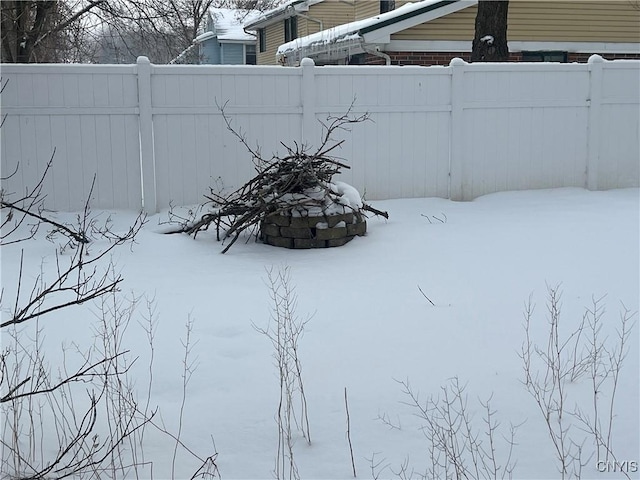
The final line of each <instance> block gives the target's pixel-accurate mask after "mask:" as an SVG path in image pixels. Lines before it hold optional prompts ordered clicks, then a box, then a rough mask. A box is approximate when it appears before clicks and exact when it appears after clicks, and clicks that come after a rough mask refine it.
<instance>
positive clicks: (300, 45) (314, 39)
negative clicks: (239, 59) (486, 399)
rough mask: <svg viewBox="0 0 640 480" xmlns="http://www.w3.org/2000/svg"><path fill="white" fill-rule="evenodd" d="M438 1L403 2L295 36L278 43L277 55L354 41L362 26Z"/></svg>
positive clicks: (374, 23)
mask: <svg viewBox="0 0 640 480" xmlns="http://www.w3.org/2000/svg"><path fill="white" fill-rule="evenodd" d="M438 2H440V0H424V1H422V2H416V3H411V2H409V3H405V4H404V5H402V6H400V7H398V8H396V9H395V10H392V11H390V12H386V13H382V14H380V15H376V16H375V17H369V18H365V19H363V20H356V21H355V22H350V23H345V24H343V25H338V26H337V27H333V28H329V29H327V30H322V31H321V32H317V33H314V34H312V35H307V36H306V37H301V38H296V39H295V40H292V41H290V42H288V43H285V44H283V45H280V47H279V48H278V52H277V55H285V54H287V53H289V52H293V51H296V50H301V49H309V48H312V47H316V48H317V47H319V46H322V45H329V44H337V43H341V42H348V41H354V40H357V39H360V38H362V37H361V35H360V30H362V29H364V28H367V27H373V26H375V25H378V24H384V23H385V22H388V21H390V20H394V19H396V18H398V17H400V16H403V15H407V14H410V13H413V12H415V11H417V10H420V9H422V8H424V7H426V6H430V5H434V4H436V3H438Z"/></svg>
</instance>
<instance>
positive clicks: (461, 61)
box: [449, 57, 467, 67]
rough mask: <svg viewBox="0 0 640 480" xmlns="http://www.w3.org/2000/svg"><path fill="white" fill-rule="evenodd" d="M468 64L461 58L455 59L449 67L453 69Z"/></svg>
mask: <svg viewBox="0 0 640 480" xmlns="http://www.w3.org/2000/svg"><path fill="white" fill-rule="evenodd" d="M466 64H467V62H465V61H464V60H463V59H461V58H459V57H455V58H452V59H451V62H449V65H450V66H452V67H455V66H456V65H466Z"/></svg>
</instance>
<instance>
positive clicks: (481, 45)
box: [471, 0, 509, 62]
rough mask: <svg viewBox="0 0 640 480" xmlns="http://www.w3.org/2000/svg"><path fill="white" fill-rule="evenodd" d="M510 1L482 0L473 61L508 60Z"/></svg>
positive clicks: (472, 50) (474, 42) (473, 49)
mask: <svg viewBox="0 0 640 480" xmlns="http://www.w3.org/2000/svg"><path fill="white" fill-rule="evenodd" d="M508 10H509V2H508V0H506V1H493V0H480V1H479V2H478V14H477V15H476V27H475V28H476V30H475V37H474V39H473V45H472V47H471V61H472V62H506V61H508V60H509V47H508V46H507V14H508Z"/></svg>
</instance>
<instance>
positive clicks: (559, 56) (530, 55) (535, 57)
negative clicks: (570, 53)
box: [522, 51, 567, 63]
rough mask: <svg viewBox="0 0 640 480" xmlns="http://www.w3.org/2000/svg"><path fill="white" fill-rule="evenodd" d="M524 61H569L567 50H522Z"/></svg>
mask: <svg viewBox="0 0 640 480" xmlns="http://www.w3.org/2000/svg"><path fill="white" fill-rule="evenodd" d="M522 61H523V62H560V63H567V52H546V51H542V52H522Z"/></svg>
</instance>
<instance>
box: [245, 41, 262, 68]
mask: <svg viewBox="0 0 640 480" xmlns="http://www.w3.org/2000/svg"><path fill="white" fill-rule="evenodd" d="M251 46H253V58H254V59H255V63H248V62H247V50H248V47H251ZM242 53H243V54H244V55H243V56H244V64H245V65H257V64H258V52H257V49H256V46H255V45H248V44H246V43H245V44H244V45H243V49H242Z"/></svg>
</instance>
